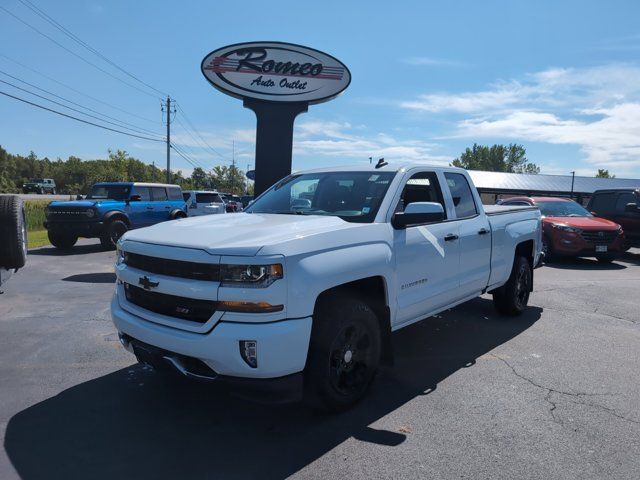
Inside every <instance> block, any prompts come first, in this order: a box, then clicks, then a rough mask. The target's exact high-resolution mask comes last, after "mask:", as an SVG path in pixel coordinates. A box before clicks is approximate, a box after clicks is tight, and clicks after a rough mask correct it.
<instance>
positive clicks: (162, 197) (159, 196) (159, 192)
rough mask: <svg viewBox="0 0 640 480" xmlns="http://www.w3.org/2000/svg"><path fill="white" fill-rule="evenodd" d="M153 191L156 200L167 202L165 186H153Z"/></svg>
mask: <svg viewBox="0 0 640 480" xmlns="http://www.w3.org/2000/svg"><path fill="white" fill-rule="evenodd" d="M151 193H152V194H153V201H154V202H166V201H167V191H166V190H165V188H164V187H151Z"/></svg>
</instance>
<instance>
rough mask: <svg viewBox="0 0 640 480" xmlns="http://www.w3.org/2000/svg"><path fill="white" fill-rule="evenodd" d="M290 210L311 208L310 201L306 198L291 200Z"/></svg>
mask: <svg viewBox="0 0 640 480" xmlns="http://www.w3.org/2000/svg"><path fill="white" fill-rule="evenodd" d="M291 208H311V200H309V199H308V198H293V199H292V200H291Z"/></svg>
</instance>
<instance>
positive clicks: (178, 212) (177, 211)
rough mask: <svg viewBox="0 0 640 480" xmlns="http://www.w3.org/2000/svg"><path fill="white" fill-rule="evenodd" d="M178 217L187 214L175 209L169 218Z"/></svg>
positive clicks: (175, 218)
mask: <svg viewBox="0 0 640 480" xmlns="http://www.w3.org/2000/svg"><path fill="white" fill-rule="evenodd" d="M178 218H187V214H186V213H184V212H183V211H182V210H176V211H175V212H173V213H172V214H171V220H177V219H178Z"/></svg>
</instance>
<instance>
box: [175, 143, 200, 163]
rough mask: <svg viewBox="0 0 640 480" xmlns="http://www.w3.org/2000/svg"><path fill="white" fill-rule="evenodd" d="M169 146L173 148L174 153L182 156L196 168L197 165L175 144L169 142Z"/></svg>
mask: <svg viewBox="0 0 640 480" xmlns="http://www.w3.org/2000/svg"><path fill="white" fill-rule="evenodd" d="M171 148H173V149H174V150H175V151H176V153H177V154H178V155H180V156H181V157H182V158H184V159H185V160H186V161H187V162H189V164H190V165H191V166H192V167H194V168H198V165H196V164H195V163H194V162H193V161H192V160H191V159H190V158H189V156H188V155H187V154H185V153H183V152H182V151H181V150H180V149H179V148H178V147H176V145H174V144H173V143H172V144H171Z"/></svg>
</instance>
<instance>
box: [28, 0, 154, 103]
mask: <svg viewBox="0 0 640 480" xmlns="http://www.w3.org/2000/svg"><path fill="white" fill-rule="evenodd" d="M19 1H20V3H22V4H23V5H24V6H26V7H27V8H29V9H30V10H31V11H32V12H34V13H35V14H36V15H38V16H40V17H41V18H43V19H45V20H46V21H47V22H49V23H50V24H51V25H53V26H54V27H55V28H57V29H58V30H60V31H61V32H62V33H64V34H65V35H66V36H67V37H69V38H70V39H71V40H73V41H74V42H76V43H78V44H79V45H81V46H83V47H84V48H86V49H87V50H89V51H90V52H91V53H93V54H94V55H97V56H98V57H100V58H101V59H102V60H104V61H105V62H107V63H108V64H109V65H111V66H113V67H115V68H117V69H118V70H120V71H121V72H122V73H124V74H125V75H127V76H129V77H131V78H132V79H134V80H136V81H137V82H139V83H141V84H142V85H144V86H146V87H147V88H150V89H151V90H153V91H154V92H156V93H159V94H160V95H162V96H163V97H164V96H166V94H165V93H164V92H161V91H160V90H158V89H157V88H155V87H153V86H151V85H149V84H148V83H147V82H145V81H143V80H140V78H138V77H136V76H135V75H134V74H132V73H130V72H128V71H127V70H125V69H124V68H122V67H121V66H120V65H118V64H117V63H115V62H113V61H111V60H110V59H109V58H107V57H106V56H104V55H103V54H102V53H100V52H99V51H98V50H96V49H95V48H93V47H92V46H91V45H89V44H88V43H86V42H85V41H83V40H82V39H81V38H79V37H78V36H77V35H75V34H74V33H73V32H71V31H69V30H68V29H67V28H65V27H64V26H63V25H61V24H60V23H58V22H57V21H56V20H55V19H53V18H52V17H50V16H49V15H48V14H47V13H46V12H45V11H44V10H42V9H41V8H38V7H37V6H36V5H34V4H33V3H31V2H30V1H29V0H19Z"/></svg>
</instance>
